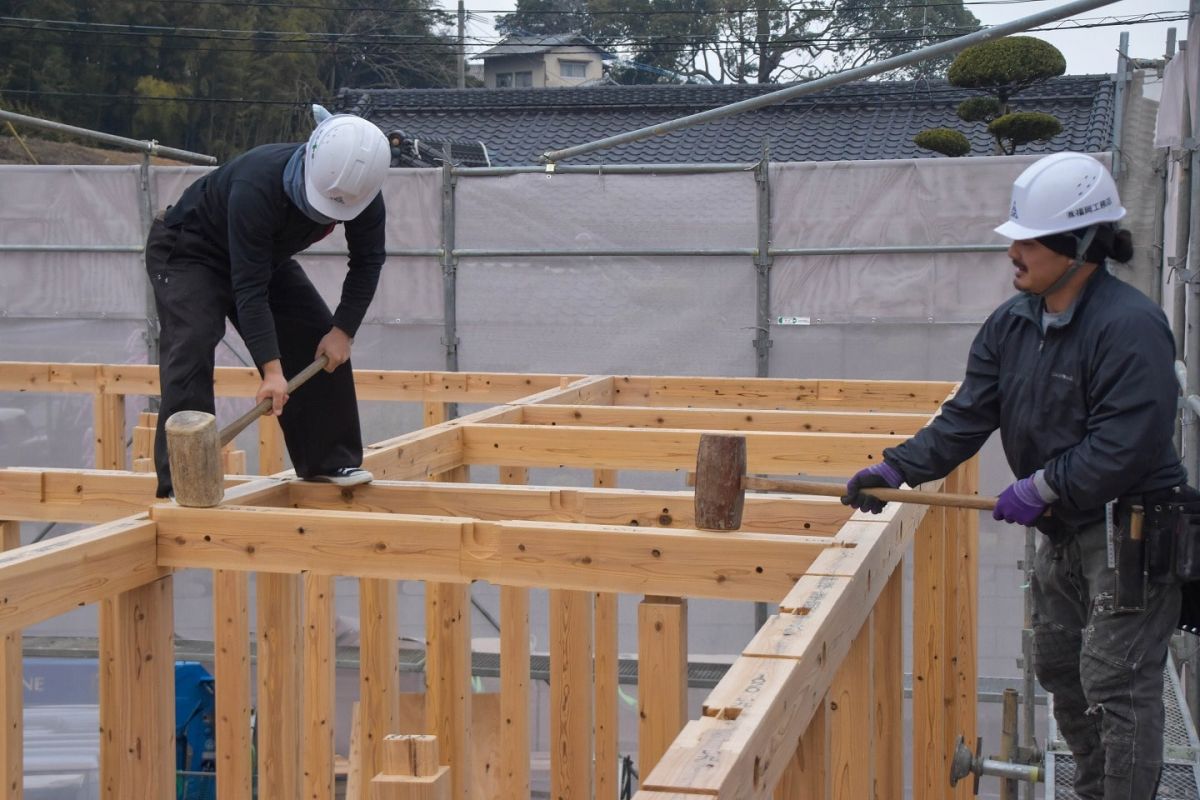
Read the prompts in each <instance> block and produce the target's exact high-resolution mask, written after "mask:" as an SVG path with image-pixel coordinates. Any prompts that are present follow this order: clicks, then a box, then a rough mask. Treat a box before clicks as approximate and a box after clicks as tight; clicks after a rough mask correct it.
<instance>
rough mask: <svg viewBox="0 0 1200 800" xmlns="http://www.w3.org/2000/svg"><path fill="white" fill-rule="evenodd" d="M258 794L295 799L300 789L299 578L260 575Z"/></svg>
mask: <svg viewBox="0 0 1200 800" xmlns="http://www.w3.org/2000/svg"><path fill="white" fill-rule="evenodd" d="M255 580H256V582H257V587H258V591H257V595H258V596H257V601H258V602H257V611H258V697H257V702H258V795H259V797H278V798H281V799H284V798H286V799H288V800H290V798H293V797H296V796H297V791H298V789H299V786H300V714H301V702H300V688H301V687H300V669H299V665H300V642H299V641H298V640H299V637H300V576H298V575H278V574H274V573H269V572H260V573H258V574H257V576H256V578H255Z"/></svg>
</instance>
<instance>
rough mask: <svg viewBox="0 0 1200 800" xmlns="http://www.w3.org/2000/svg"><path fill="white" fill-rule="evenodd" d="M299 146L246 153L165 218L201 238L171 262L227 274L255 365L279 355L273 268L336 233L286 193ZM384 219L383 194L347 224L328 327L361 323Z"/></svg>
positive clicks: (195, 187) (194, 188)
mask: <svg viewBox="0 0 1200 800" xmlns="http://www.w3.org/2000/svg"><path fill="white" fill-rule="evenodd" d="M298 147H301V145H299V144H268V145H263V146H261V147H256V148H254V149H253V150H249V151H247V152H246V153H244V154H242V155H240V156H238V157H237V158H235V159H234V160H232V161H230V162H229V163H228V164H225V165H224V166H222V167H220V168H218V169H216V170H214V171H213V172H210V173H208V174H207V175H205V176H204V177H202V178H200V179H199V180H197V181H196V182H195V183H193V184H192V185H191V186H189V187H188V188H187V189H186V190H185V191H184V193H183V196H182V197H180V199H179V202H178V203H176V204H175V205H174V206H172V207H171V208H170V209H169V210H168V211H167V214H166V217H165V218H164V222H165V223H166V225H167V226H168V227H171V228H184V229H186V230H188V231H190V232H192V233H195V234H198V236H189V237H186V242H187V252H175V253H173V254H172V258H173V259H179V260H184V261H186V260H198V261H203V262H205V263H207V264H213V265H223V266H224V267H225V268H227V269H228V270H229V277H230V280H231V282H232V283H233V292H234V298H235V303H236V307H237V317H238V323H239V327H240V329H241V334H242V338H243V339H244V340H245V342H246V346H247V347H248V348H249V349H250V355H251V356H252V357H253V358H254V361H255V363H256V364H260V365H261V364H264V363H266V362H267V361H271V360H273V359H276V358H279V343H278V341H277V340H276V336H275V321H274V318H273V317H272V315H271V309H270V306H269V305H268V303H267V285H268V284H269V283H270V280H271V270H272V269H273V268H274V267H275V266H276V265H279V264H282V263H284V262H286V261H288V260H289V259H291V258H292V256H294V255H295V254H296V253H299V252H300V251H302V250H304V249H306V248H307V247H309V246H310V245H311V244H313V243H314V242H316V241H319V240H320V239H322V238H324V237H325V236H327V235H328V234H329V233H330V232H331V231H332V230H333V226H332V225H322V224H320V223H317V222H313V221H312V220H311V219H309V218H308V217H307V216H305V215H304V214H303V212H301V211H300V209H298V208H296V206H295V204H293V203H292V201H291V200H289V199H288V197H287V193H286V192H285V191H284V188H283V170H284V167H285V166H287V163H288V159H290V158H291V157H292V154H293V153H294V152H296V149H297V148H298ZM385 219H386V211H385V209H384V205H383V195H382V193H381V194H380V195H378V196H376V198H375V199H374V200H373V201H372V202H371V204H370V205H368V206H367V207H366V209H364V210H363V212H362V213H361V214H359V215H358V216H357V217H356V218H354V219H352V220H349V221H347V222H346V223H344V224H345V232H346V243H347V244H348V245H349V250H350V260H349V271H348V272H347V273H346V278H345V280H344V281H343V282H342V297H341V301H340V302H339V304H338V307H337V310H336V311H335V312H334V315H333V322H334V325H336V326H337V327H339V328H341V329H342V330H343V331H345V332H346V333H347V334H348V335H350V336H354V334H355V333H356V332H357V331H358V327H359V325H361V324H362V320H363V317H364V316H365V315H366V313H367V307H368V306H369V305H370V304H371V300H372V298H374V296H375V287H376V286H377V285H378V283H379V272H380V269H382V267H383V262H384V259H385V257H386V251H385V245H384V222H385Z"/></svg>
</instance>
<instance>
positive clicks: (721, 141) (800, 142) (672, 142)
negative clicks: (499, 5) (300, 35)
mask: <svg viewBox="0 0 1200 800" xmlns="http://www.w3.org/2000/svg"><path fill="white" fill-rule="evenodd" d="M1114 86H1115V84H1114V83H1113V80H1112V79H1111V78H1110V77H1109V76H1107V75H1082V76H1063V77H1060V78H1055V79H1052V80H1050V81H1048V82H1046V83H1044V84H1041V85H1039V86H1037V87H1034V88H1032V89H1028V90H1026V91H1025V92H1024V93H1022V94H1020V95H1018V96H1017V97H1016V98H1015V99H1014V101H1013V106H1014V108H1015V109H1017V110H1030V111H1033V110H1036V111H1044V112H1047V113H1050V114H1053V115H1055V116H1056V117H1058V119H1059V120H1060V121H1061V122H1062V124H1063V130H1062V133H1060V134H1059V135H1058V136H1056V137H1055V138H1054V139H1053V140H1051V141H1050V142H1048V143H1046V144H1042V145H1036V144H1035V145H1029V146H1027V147H1025V148H1022V152H1031V153H1040V152H1056V151H1061V150H1078V151H1083V152H1101V151H1104V150H1107V149H1108V148H1109V146H1110V141H1111V138H1112V119H1113V94H1114ZM779 88H782V87H781V86H780V85H778V84H776V85H768V86H760V85H756V84H755V85H744V84H734V85H717V86H710V85H673V86H595V87H587V88H562V89H369V90H357V89H343V90H342V93H341V95H340V96H339V99H338V108H339V110H341V111H350V112H353V113H356V114H360V115H362V116H364V117H366V118H367V119H370V120H371V121H372V122H374V123H376V124H377V125H379V127H380V128H382V129H383V130H384V131H388V130H392V129H395V128H402V129H403V130H404V131H406V132H407V133H408V134H409V135H411V136H416V137H428V138H447V139H458V140H480V141H482V142H483V143H484V144H485V145H486V146H487V149H488V153H489V155H490V156H491V160H492V163H493V164H494V165H516V164H532V163H536V160H537V157H538V156H539V155H540V154H541V153H543V152H544V151H546V150H551V149H556V148H562V147H570V146H573V145H578V144H583V143H585V142H589V141H592V140H594V139H599V138H602V137H605V136H611V135H614V134H618V133H622V132H625V131H630V130H634V129H636V128H641V127H646V126H649V125H655V124H658V123H662V122H665V121H667V120H670V119H674V118H675V117H680V116H684V115H687V114H693V113H696V112H699V111H703V110H705V109H709V108H716V107H717V106H722V105H725V104H728V103H733V102H736V101H738V100H744V99H746V98H749V97H756V96H758V95H760V94H764V93H766V92H770V91H773V90H776V89H779ZM973 96H978V93H977V92H968V91H966V90H963V89H958V88H955V87H953V86H950V85H948V84H947V83H946V82H945V81H891V82H865V81H864V82H859V83H854V84H849V85H846V86H840V87H837V88H835V89H832V90H829V91H826V92H822V93H819V94H813V95H807V96H805V97H800V98H796V99H793V100H791V101H789V102H787V103H784V104H782V105H777V106H770V107H767V108H764V109H760V110H758V111H751V112H746V113H742V114H737V115H734V116H731V117H726V118H724V119H721V120H717V121H715V122H709V123H706V124H703V125H698V126H695V127H692V128H687V129H685V130H682V131H679V132H676V133H672V134H668V135H666V136H656V137H653V138H651V139H647V140H643V141H640V142H635V143H633V144H627V145H621V146H619V147H613V148H609V149H607V150H601V151H598V152H594V153H590V154H588V155H586V156H582V157H579V158H577V159H575V161H576V162H577V163H606V164H617V163H701V162H726V161H728V162H735V161H754V160H756V159H757V158H758V157H759V156H760V154H761V152H762V145H763V142H764V140H766V141H767V142H768V144H769V146H770V153H771V159H772V160H774V161H843V160H865V159H885V158H919V157H927V158H929V157H935V156H934V154H932V153H930V152H929V151H926V150H920V149H918V148H917V146H916V145H915V144H913V142H912V138H913V136H914V135H916V134H917V133H919V132H920V131H922V130H925V129H926V128H934V127H943V126H944V127H951V128H957V129H959V130H962V131H963V132H964V133H966V134H967V135H968V138H969V139H970V140H971V143H972V151H971V154H972V155H990V154H991V153H992V147H993V143H992V138H991V136H989V135H988V133H987V131H986V130H984V126H983V125H982V124H979V123H973V124H968V123H964V122H962V121H961V120H959V119H958V117H957V116H955V113H954V109H955V107H956V106H957V105H958V104H959V103H960V102H961V101H962V100H964V99H966V98H967V97H973Z"/></svg>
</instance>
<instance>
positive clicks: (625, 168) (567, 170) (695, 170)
mask: <svg viewBox="0 0 1200 800" xmlns="http://www.w3.org/2000/svg"><path fill="white" fill-rule="evenodd" d="M754 167H755V164H754V163H752V162H751V163H747V164H739V163H716V164H555V165H554V169H553V170H547V169H546V167H544V166H541V167H539V166H532V165H531V166H519V167H455V168H454V174H455V175H459V176H461V177H464V178H488V177H496V176H502V175H527V174H535V175H560V174H561V175H705V174H711V173H714V172H752V171H753V170H754Z"/></svg>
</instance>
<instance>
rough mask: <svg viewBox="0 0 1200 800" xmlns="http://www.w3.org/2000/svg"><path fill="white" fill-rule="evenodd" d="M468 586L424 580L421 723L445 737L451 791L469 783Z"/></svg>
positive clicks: (462, 799) (463, 796) (462, 790)
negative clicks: (423, 672) (423, 685)
mask: <svg viewBox="0 0 1200 800" xmlns="http://www.w3.org/2000/svg"><path fill="white" fill-rule="evenodd" d="M468 589H469V587H468V586H466V585H463V584H458V583H428V582H427V583H426V584H425V637H426V639H427V644H426V649H425V724H426V727H427V728H428V729H429V730H431V731H434V733H435V735H436V736H437V738H438V740H439V741H441V742H445V744H446V747H445V750H444V751H442V754H441V758H442V761H444V762H446V763H447V764H448V765H449V766H450V779H451V784H452V789H451V796H452V797H453V798H455V800H467V798H468V797H469V795H470V787H471V602H470V599H469V595H468V593H467V592H468Z"/></svg>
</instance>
